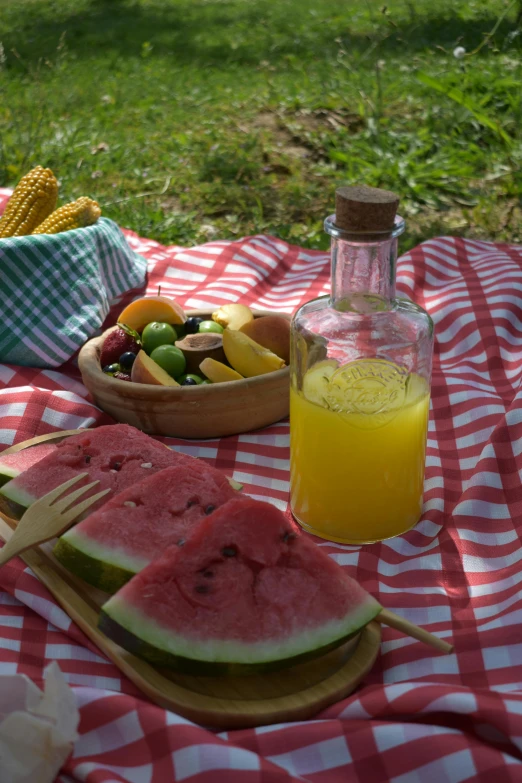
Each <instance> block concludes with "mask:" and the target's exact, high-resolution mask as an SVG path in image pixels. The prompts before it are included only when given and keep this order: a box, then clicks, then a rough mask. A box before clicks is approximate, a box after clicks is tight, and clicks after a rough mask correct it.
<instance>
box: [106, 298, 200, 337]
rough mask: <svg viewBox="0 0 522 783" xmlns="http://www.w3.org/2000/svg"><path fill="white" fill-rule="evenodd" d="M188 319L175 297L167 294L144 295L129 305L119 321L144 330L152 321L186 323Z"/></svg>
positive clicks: (137, 329)
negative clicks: (170, 297) (169, 296)
mask: <svg viewBox="0 0 522 783" xmlns="http://www.w3.org/2000/svg"><path fill="white" fill-rule="evenodd" d="M186 320H187V316H186V315H185V311H184V310H183V308H182V307H181V305H179V304H178V303H177V302H176V301H175V299H168V298H167V297H166V296H144V297H143V298H142V299H136V300H135V301H134V302H131V303H130V305H127V307H125V308H124V309H123V310H122V312H121V313H120V315H119V316H118V321H119V323H121V324H126V325H127V326H130V327H131V329H135V330H136V331H137V332H142V331H143V329H144V327H145V326H147V324H150V323H151V322H152V321H162V322H164V323H167V324H184V323H185V321H186Z"/></svg>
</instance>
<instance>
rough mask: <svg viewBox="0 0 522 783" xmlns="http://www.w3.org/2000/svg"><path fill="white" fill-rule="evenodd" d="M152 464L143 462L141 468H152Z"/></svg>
mask: <svg viewBox="0 0 522 783" xmlns="http://www.w3.org/2000/svg"><path fill="white" fill-rule="evenodd" d="M151 467H152V462H142V463H141V465H140V468H151Z"/></svg>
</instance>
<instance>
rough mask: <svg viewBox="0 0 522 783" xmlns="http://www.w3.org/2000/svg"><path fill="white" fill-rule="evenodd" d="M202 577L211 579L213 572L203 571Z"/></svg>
mask: <svg viewBox="0 0 522 783" xmlns="http://www.w3.org/2000/svg"><path fill="white" fill-rule="evenodd" d="M203 576H204V577H205V579H212V577H213V576H214V572H213V571H203Z"/></svg>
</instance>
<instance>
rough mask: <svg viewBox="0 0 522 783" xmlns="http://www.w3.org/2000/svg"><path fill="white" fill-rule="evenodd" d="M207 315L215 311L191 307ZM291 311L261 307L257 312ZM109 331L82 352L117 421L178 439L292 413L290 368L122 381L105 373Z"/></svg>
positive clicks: (90, 381)
mask: <svg viewBox="0 0 522 783" xmlns="http://www.w3.org/2000/svg"><path fill="white" fill-rule="evenodd" d="M187 315H188V316H198V317H200V318H201V317H202V318H204V319H206V320H208V319H210V318H211V315H210V313H208V312H205V311H203V310H189V311H187ZM262 315H280V316H282V317H283V318H286V319H287V320H290V316H289V315H288V314H287V313H273V312H268V311H264V310H256V312H255V317H260V316H262ZM104 337H105V334H102V335H101V336H100V337H95V338H93V339H92V340H89V341H88V342H87V343H85V345H84V346H83V348H82V349H81V351H80V354H79V357H78V365H79V367H80V371H81V374H82V380H83V382H84V384H85V386H86V387H87V389H88V390H89V391H90V393H91V395H92V397H93V398H94V402H95V403H96V405H97V406H98V407H99V408H101V409H102V410H103V411H105V412H106V413H108V414H110V415H111V416H112V417H113V418H114V419H116V421H121V422H125V423H126V424H132V425H133V426H134V427H137V428H138V429H140V430H143V432H148V433H149V434H150V435H170V436H173V437H178V438H218V437H221V436H223V435H237V434H238V433H240V432H249V431H250V430H256V429H259V428H260V427H266V426H267V425H268V424H273V423H274V422H276V421H279V420H280V419H283V418H284V417H285V416H288V412H289V404H290V403H289V395H290V370H289V368H288V367H283V369H282V370H276V371H275V372H271V373H266V375H258V376H256V377H255V378H245V379H244V380H241V381H229V382H227V383H215V384H211V385H203V386H180V387H179V388H178V387H166V386H153V385H152V384H148V383H131V382H129V381H121V380H119V379H118V378H113V377H111V376H110V375H106V374H105V373H103V372H102V369H101V367H100V350H101V345H102V343H103V340H104Z"/></svg>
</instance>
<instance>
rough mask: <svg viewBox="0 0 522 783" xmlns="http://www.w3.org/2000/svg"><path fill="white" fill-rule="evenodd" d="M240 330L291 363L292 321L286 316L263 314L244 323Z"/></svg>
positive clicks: (287, 362)
mask: <svg viewBox="0 0 522 783" xmlns="http://www.w3.org/2000/svg"><path fill="white" fill-rule="evenodd" d="M239 331H240V332H243V334H246V335H247V337H250V339H251V340H254V342H256V343H259V345H262V346H263V348H268V350H269V351H272V353H275V355H276V356H279V357H280V358H281V359H283V361H284V363H285V364H290V321H287V320H286V318H281V316H280V315H262V316H261V317H260V318H255V319H254V320H253V321H248V323H246V324H243V326H242V327H241V329H240V330H239Z"/></svg>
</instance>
